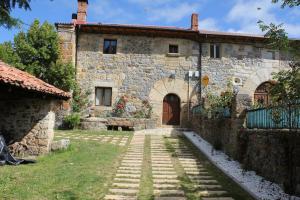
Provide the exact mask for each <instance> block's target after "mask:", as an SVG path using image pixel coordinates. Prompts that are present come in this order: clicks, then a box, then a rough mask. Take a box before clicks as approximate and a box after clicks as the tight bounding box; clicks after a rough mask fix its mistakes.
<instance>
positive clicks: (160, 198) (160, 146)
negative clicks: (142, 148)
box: [151, 135, 186, 200]
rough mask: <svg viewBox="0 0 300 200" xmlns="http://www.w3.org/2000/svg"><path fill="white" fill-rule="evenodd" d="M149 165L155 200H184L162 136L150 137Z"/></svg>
mask: <svg viewBox="0 0 300 200" xmlns="http://www.w3.org/2000/svg"><path fill="white" fill-rule="evenodd" d="M151 165H152V178H153V188H154V197H155V200H185V199H186V198H185V197H184V196H185V195H184V191H183V190H182V189H181V187H180V181H179V180H178V176H177V174H176V171H175V168H174V166H173V163H172V159H171V155H170V153H169V152H168V151H167V149H166V146H165V144H164V139H163V136H160V135H153V136H151Z"/></svg>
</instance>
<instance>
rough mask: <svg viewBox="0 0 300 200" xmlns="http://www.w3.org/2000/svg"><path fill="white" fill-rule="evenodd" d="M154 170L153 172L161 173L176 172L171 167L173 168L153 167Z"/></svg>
mask: <svg viewBox="0 0 300 200" xmlns="http://www.w3.org/2000/svg"><path fill="white" fill-rule="evenodd" d="M152 170H153V171H158V170H160V171H170V170H172V171H174V168H173V166H171V167H153V166H152Z"/></svg>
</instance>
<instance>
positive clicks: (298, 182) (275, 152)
mask: <svg viewBox="0 0 300 200" xmlns="http://www.w3.org/2000/svg"><path fill="white" fill-rule="evenodd" d="M243 122H244V120H243V119H204V118H201V117H200V116H196V115H194V116H193V117H192V124H191V125H192V129H193V130H194V131H195V132H197V133H198V134H199V135H200V136H201V137H202V138H204V139H205V140H207V141H208V142H209V143H210V144H212V145H213V146H214V147H215V148H216V149H218V150H222V151H224V152H225V153H226V154H227V155H229V156H230V157H232V158H233V159H235V160H238V161H239V162H240V163H242V166H243V167H244V168H245V169H247V170H253V171H255V172H256V173H257V174H259V175H261V176H263V177H264V178H265V179H267V180H269V181H272V182H275V183H278V184H279V185H280V186H281V187H282V188H283V189H284V190H285V191H286V192H288V193H290V194H297V195H299V196H300V160H299V158H300V135H299V131H298V133H295V132H294V133H292V134H290V133H289V132H288V131H287V130H247V129H243V128H242V126H243ZM289 151H292V152H293V153H289Z"/></svg>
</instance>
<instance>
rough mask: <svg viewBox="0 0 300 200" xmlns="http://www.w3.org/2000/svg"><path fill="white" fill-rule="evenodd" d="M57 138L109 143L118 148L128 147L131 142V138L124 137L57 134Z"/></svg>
mask: <svg viewBox="0 0 300 200" xmlns="http://www.w3.org/2000/svg"><path fill="white" fill-rule="evenodd" d="M55 137H56V138H59V139H70V140H87V141H96V142H99V143H109V144H114V145H118V146H126V144H127V143H128V141H129V136H122V135H84V134H76V133H75V134H65V133H56V134H55Z"/></svg>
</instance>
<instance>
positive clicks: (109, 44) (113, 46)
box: [103, 39, 117, 54]
mask: <svg viewBox="0 0 300 200" xmlns="http://www.w3.org/2000/svg"><path fill="white" fill-rule="evenodd" d="M103 53H104V54H116V53H117V40H109V39H104V45H103Z"/></svg>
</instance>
